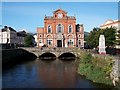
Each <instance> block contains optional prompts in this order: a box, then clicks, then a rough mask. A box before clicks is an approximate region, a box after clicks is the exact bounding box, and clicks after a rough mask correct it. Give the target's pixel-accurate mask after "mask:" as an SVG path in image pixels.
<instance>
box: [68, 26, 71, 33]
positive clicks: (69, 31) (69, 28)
mask: <svg viewBox="0 0 120 90" xmlns="http://www.w3.org/2000/svg"><path fill="white" fill-rule="evenodd" d="M71 32H72V26H71V25H69V27H68V33H71Z"/></svg>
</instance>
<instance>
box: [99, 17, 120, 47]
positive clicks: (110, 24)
mask: <svg viewBox="0 0 120 90" xmlns="http://www.w3.org/2000/svg"><path fill="white" fill-rule="evenodd" d="M107 27H108V28H110V27H115V28H116V29H117V30H120V20H110V19H108V20H107V21H106V22H105V23H104V24H102V25H101V26H100V28H101V29H104V28H107ZM116 32H117V31H116ZM116 39H118V37H116ZM116 48H120V46H118V45H116Z"/></svg>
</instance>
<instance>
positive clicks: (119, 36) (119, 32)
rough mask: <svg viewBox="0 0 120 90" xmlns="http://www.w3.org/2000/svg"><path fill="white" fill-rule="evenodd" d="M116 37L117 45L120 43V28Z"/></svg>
mask: <svg viewBox="0 0 120 90" xmlns="http://www.w3.org/2000/svg"><path fill="white" fill-rule="evenodd" d="M116 37H117V39H116V45H120V29H119V30H118V31H117V34H116Z"/></svg>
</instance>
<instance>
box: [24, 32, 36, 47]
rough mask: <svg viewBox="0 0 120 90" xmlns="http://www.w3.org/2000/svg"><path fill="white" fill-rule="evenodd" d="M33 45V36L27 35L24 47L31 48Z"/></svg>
mask: <svg viewBox="0 0 120 90" xmlns="http://www.w3.org/2000/svg"><path fill="white" fill-rule="evenodd" d="M33 45H34V43H33V36H32V35H30V34H28V35H27V36H26V37H25V46H26V47H30V46H33Z"/></svg>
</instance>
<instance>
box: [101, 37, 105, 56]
mask: <svg viewBox="0 0 120 90" xmlns="http://www.w3.org/2000/svg"><path fill="white" fill-rule="evenodd" d="M99 54H103V55H104V54H106V51H105V37H104V35H100V37H99Z"/></svg>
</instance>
